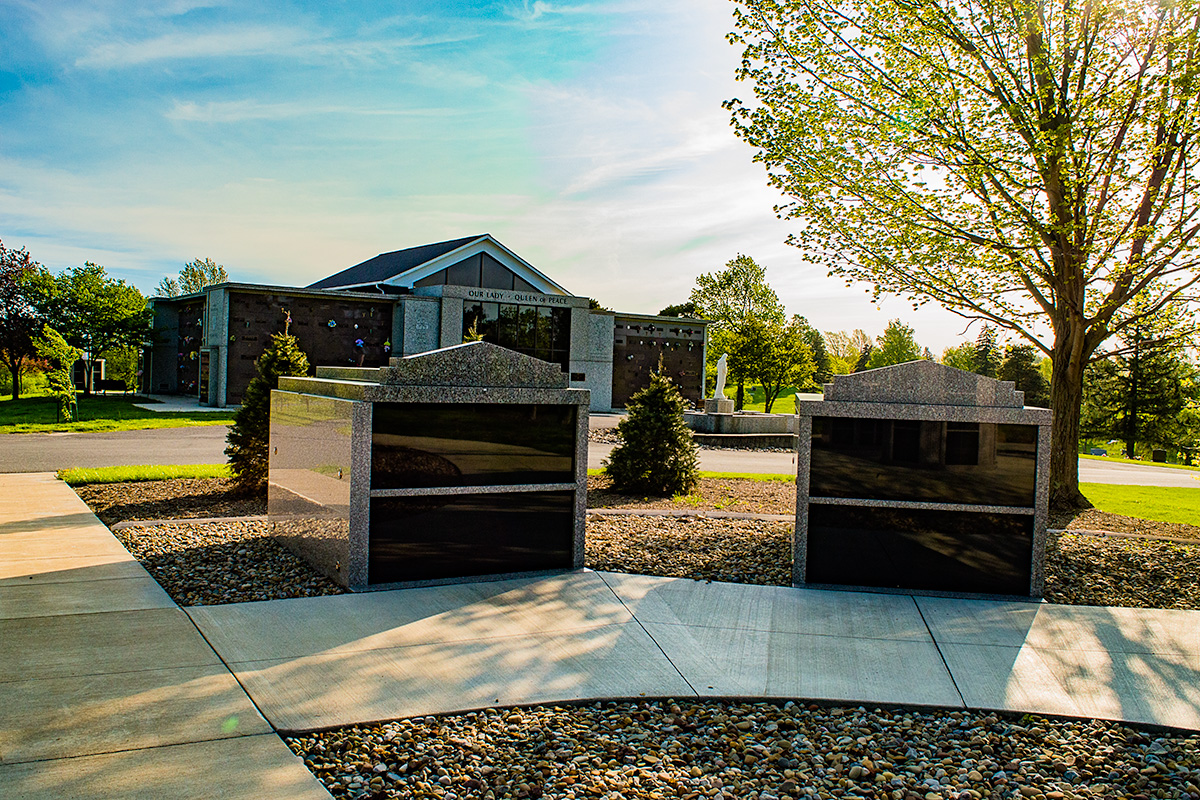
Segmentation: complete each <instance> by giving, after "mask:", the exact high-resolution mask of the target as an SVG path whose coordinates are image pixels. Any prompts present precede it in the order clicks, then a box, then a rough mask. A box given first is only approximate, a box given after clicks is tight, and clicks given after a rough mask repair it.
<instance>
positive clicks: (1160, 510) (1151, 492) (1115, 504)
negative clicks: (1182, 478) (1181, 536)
mask: <svg viewBox="0 0 1200 800" xmlns="http://www.w3.org/2000/svg"><path fill="white" fill-rule="evenodd" d="M1079 490H1080V491H1081V492H1083V496H1084V497H1086V498H1087V499H1088V500H1091V501H1092V505H1094V506H1095V507H1096V508H1098V509H1100V510H1101V511H1107V512H1109V513H1110V514H1122V515H1124V516H1126V517H1137V518H1138V519H1156V520H1160V521H1162V522H1179V523H1183V524H1184V525H1197V526H1200V489H1184V488H1176V487H1173V486H1115V485H1111V484H1107V483H1081V484H1079Z"/></svg>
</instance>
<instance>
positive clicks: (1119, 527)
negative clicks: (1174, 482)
mask: <svg viewBox="0 0 1200 800" xmlns="http://www.w3.org/2000/svg"><path fill="white" fill-rule="evenodd" d="M1049 526H1050V527H1051V528H1066V529H1068V530H1094V531H1112V532H1113V533H1131V534H1134V535H1137V536H1168V537H1171V538H1178V539H1200V528H1197V527H1196V526H1195V525H1184V524H1183V523H1181V522H1159V521H1158V520H1153V519H1138V518H1137V517H1126V516H1122V515H1121V514H1110V513H1108V512H1107V511H1100V510H1098V509H1095V508H1089V509H1087V510H1086V511H1077V512H1075V513H1073V514H1051V515H1050V520H1049Z"/></svg>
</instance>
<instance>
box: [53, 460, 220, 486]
mask: <svg viewBox="0 0 1200 800" xmlns="http://www.w3.org/2000/svg"><path fill="white" fill-rule="evenodd" d="M232 474H233V473H232V472H230V470H229V465H228V464H177V465H172V466H155V465H154V464H138V465H137V466H131V467H97V468H96V469H84V468H82V467H79V468H75V469H60V470H59V471H58V477H59V478H61V479H62V480H63V481H66V483H68V484H69V485H71V486H83V485H84V484H88V483H125V482H126V481H161V480H167V479H168V478H228V477H231V476H232Z"/></svg>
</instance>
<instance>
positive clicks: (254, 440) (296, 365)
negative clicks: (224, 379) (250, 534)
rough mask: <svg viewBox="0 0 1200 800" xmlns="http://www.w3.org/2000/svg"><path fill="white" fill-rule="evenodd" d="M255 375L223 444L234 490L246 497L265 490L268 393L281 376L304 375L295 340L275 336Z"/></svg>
mask: <svg viewBox="0 0 1200 800" xmlns="http://www.w3.org/2000/svg"><path fill="white" fill-rule="evenodd" d="M254 369H255V370H256V371H257V373H258V374H256V375H255V376H254V378H253V379H252V380H251V381H250V385H248V386H247V387H246V393H245V395H243V396H242V407H241V408H239V409H238V411H237V414H235V415H234V417H233V427H231V428H230V429H229V436H227V437H226V439H225V441H226V443H227V446H226V447H225V455H226V456H228V457H229V467H230V469H232V470H233V482H234V486H235V487H236V488H237V489H238V490H240V491H242V492H245V493H247V494H261V493H263V492H264V491H266V488H267V464H268V456H269V453H268V447H269V442H270V436H271V390H272V389H278V388H279V378H280V377H281V376H284V375H307V374H308V357H307V356H306V355H304V351H302V350H301V349H300V343H299V342H298V341H297V340H296V337H295V336H291V335H289V334H286V333H277V334H275V335H274V336H272V337H271V343H270V344H269V345H267V349H266V350H265V351H263V354H262V355H261V356H259V357H258V360H257V361H255V362H254Z"/></svg>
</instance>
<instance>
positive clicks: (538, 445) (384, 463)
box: [371, 403, 577, 489]
mask: <svg viewBox="0 0 1200 800" xmlns="http://www.w3.org/2000/svg"><path fill="white" fill-rule="evenodd" d="M576 413H577V409H576V407H575V406H573V405H530V404H500V403H495V404H491V403H376V404H375V408H374V423H373V434H372V455H371V488H373V489H409V488H421V487H433V486H497V485H510V484H532V483H574V482H575V419H576V417H575V415H576Z"/></svg>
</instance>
